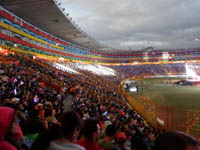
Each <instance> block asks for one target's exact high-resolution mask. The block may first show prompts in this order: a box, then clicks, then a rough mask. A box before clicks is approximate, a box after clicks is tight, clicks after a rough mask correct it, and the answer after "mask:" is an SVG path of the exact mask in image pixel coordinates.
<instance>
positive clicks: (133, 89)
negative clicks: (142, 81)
mask: <svg viewBox="0 0 200 150" xmlns="http://www.w3.org/2000/svg"><path fill="white" fill-rule="evenodd" d="M129 90H130V92H137V90H138V89H137V87H131V88H130V89H129Z"/></svg>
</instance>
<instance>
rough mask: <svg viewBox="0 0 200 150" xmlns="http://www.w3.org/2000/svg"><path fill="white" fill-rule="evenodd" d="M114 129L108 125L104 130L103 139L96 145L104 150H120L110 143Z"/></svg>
mask: <svg viewBox="0 0 200 150" xmlns="http://www.w3.org/2000/svg"><path fill="white" fill-rule="evenodd" d="M115 133H116V129H115V127H114V125H108V126H107V128H106V130H105V137H104V139H101V140H99V141H98V145H99V146H100V147H102V148H103V149H104V150H120V148H119V147H118V146H116V145H114V144H113V143H112V141H113V139H114V136H115Z"/></svg>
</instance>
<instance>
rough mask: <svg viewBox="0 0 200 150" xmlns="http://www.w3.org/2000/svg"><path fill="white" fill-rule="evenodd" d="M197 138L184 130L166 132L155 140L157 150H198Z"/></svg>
mask: <svg viewBox="0 0 200 150" xmlns="http://www.w3.org/2000/svg"><path fill="white" fill-rule="evenodd" d="M199 148H200V147H199V143H198V141H197V140H196V139H194V138H193V137H191V136H188V135H186V134H184V133H182V132H166V133H164V134H162V135H160V136H159V137H158V138H157V140H156V141H155V150H198V149H199Z"/></svg>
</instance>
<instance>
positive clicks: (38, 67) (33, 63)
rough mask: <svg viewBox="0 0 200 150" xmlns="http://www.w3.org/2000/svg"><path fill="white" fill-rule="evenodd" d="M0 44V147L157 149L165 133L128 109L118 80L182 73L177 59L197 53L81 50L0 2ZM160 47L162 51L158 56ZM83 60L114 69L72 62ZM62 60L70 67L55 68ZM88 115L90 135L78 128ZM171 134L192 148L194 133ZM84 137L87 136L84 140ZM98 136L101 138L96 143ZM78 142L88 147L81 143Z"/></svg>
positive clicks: (87, 131)
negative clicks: (98, 69)
mask: <svg viewBox="0 0 200 150" xmlns="http://www.w3.org/2000/svg"><path fill="white" fill-rule="evenodd" d="M0 45H1V46H0V79H1V80H0V112H1V114H0V128H1V131H0V150H1V149H9V150H15V149H20V150H24V149H25V150H29V149H37V150H40V149H43V150H44V149H51V150H52V149H53V150H58V149H63V148H71V149H73V148H74V149H80V150H81V149H83V150H84V147H85V148H86V149H94V148H95V149H102V148H104V149H106V146H105V145H104V144H105V143H106V144H107V145H109V146H108V147H114V148H115V149H134V150H135V149H141V146H143V147H142V149H143V150H146V149H151V150H154V149H155V148H157V150H162V148H161V147H162V146H163V141H162V140H163V139H162V138H163V137H165V136H169V135H171V134H172V133H171V134H170V133H165V131H164V130H163V131H161V130H159V129H156V128H154V127H152V126H151V125H150V124H149V123H148V122H147V121H146V120H145V119H144V118H143V117H142V116H141V115H140V114H138V113H137V112H136V111H135V110H134V109H132V108H130V107H129V106H128V104H127V103H126V101H124V99H123V97H122V94H121V91H120V89H119V87H118V86H119V84H120V82H121V81H122V80H123V79H126V78H130V77H132V76H135V77H145V76H165V75H169V74H170V75H182V74H183V73H184V72H185V71H186V70H185V66H184V63H181V62H180V61H186V60H187V61H190V60H192V61H194V60H195V61H198V60H199V58H200V56H199V54H200V53H199V49H191V50H188V49H183V50H165V51H154V52H149V54H147V52H146V51H142V52H135V53H132V52H126V54H124V53H123V52H118V53H116V52H113V53H110V52H102V51H96V50H91V49H87V48H84V47H80V46H78V45H75V44H72V43H70V42H67V41H64V40H61V39H59V38H57V37H55V36H53V35H50V34H48V33H46V32H44V31H43V30H41V29H39V28H38V27H35V26H33V25H31V24H30V23H28V22H26V21H25V20H23V19H22V18H19V17H17V16H16V15H14V14H12V13H11V12H9V11H8V10H6V9H5V8H3V7H2V6H0ZM166 52H167V53H168V54H169V57H168V58H163V54H164V53H165V54H166ZM61 58H63V59H64V60H67V61H68V62H64V61H63V60H62V59H61ZM124 58H126V61H125V62H124ZM166 59H167V60H166ZM60 62H63V63H60ZM85 62H87V63H92V64H95V63H103V64H104V65H103V66H104V67H107V66H109V67H110V68H113V69H114V70H115V71H116V75H115V76H114V77H113V76H109V75H108V76H103V77H102V76H101V75H98V74H95V73H93V72H91V71H88V70H82V69H81V68H78V67H77V66H78V65H79V64H78V63H85ZM136 62H137V63H138V62H141V64H137V63H136ZM158 62H164V63H163V64H162V63H160V64H159V63H158ZM174 62H176V63H174ZM55 63H57V66H56V64H55ZM110 63H112V64H110ZM128 63H130V64H128ZM133 63H134V64H133ZM66 64H67V65H69V66H71V71H67V70H65V69H63V68H62V67H63V66H64V65H66ZM113 64H115V65H113ZM124 64H126V65H124ZM65 67H66V66H65ZM96 67H97V66H96ZM72 69H73V70H72ZM76 72H78V73H76ZM69 95H70V96H69ZM69 100H71V103H72V108H73V110H74V111H75V112H76V113H74V112H71V111H67V112H64V110H65V101H69ZM2 112H3V113H2ZM14 116H16V117H14ZM5 118H6V119H7V120H6V121H5ZM88 120H95V126H96V128H95V127H94V126H93V127H92V129H94V131H93V132H92V133H91V134H92V135H90V132H89V129H90V125H91V124H87V126H86V123H88V122H89V121H88ZM82 121H83V122H84V126H83V128H81V122H82ZM69 122H70V123H69ZM111 124H112V125H111ZM88 126H89V127H88ZM88 128H89V129H88ZM8 130H9V131H8ZM79 131H81V132H80V135H81V138H80V137H79V136H78V135H79ZM93 133H95V134H93ZM115 133H117V134H116V135H117V136H116V137H115ZM162 133H165V134H162ZM88 134H89V135H88ZM168 134H169V135H168ZM173 134H174V135H176V136H175V137H174V136H173V137H174V138H175V139H176V140H177V139H178V138H181V137H182V138H181V140H182V142H183V143H184V144H185V147H184V149H186V148H187V146H188V145H189V146H198V142H197V141H196V140H195V139H192V138H189V136H187V135H185V134H182V133H173ZM173 134H172V135H173ZM160 135H161V136H160ZM86 137H87V140H88V139H90V140H91V141H87V140H85V139H86ZM101 138H103V142H104V144H103V146H102V144H99V146H98V145H97V143H102V140H100V139H101ZM169 138H170V136H169V137H165V140H166V141H168V139H169ZM97 140H100V142H96V141H97ZM77 141H78V142H77ZM113 141H114V144H113V145H114V146H113V145H112V143H111V142H113ZM154 141H156V142H154ZM80 143H81V144H80ZM85 143H90V144H91V145H92V146H93V147H92V146H91V147H92V148H91V147H90V148H88V145H84V144H85ZM77 144H80V145H82V146H83V147H81V146H80V145H77ZM104 146H105V147H104ZM179 146H181V145H179ZM100 147H101V148H100ZM179 148H180V147H178V149H179Z"/></svg>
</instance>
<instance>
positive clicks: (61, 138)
mask: <svg viewBox="0 0 200 150" xmlns="http://www.w3.org/2000/svg"><path fill="white" fill-rule="evenodd" d="M80 128H81V120H80V117H79V116H78V115H77V114H76V113H75V112H66V113H64V114H63V116H62V117H61V119H60V123H59V125H56V126H54V127H52V128H51V129H50V130H49V131H47V132H46V133H45V134H43V135H42V136H40V137H39V138H38V140H37V141H36V142H35V143H33V146H32V148H31V150H45V149H47V150H65V149H66V150H85V148H84V147H82V146H80V145H78V144H75V142H76V140H77V138H78V136H79V131H80Z"/></svg>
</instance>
